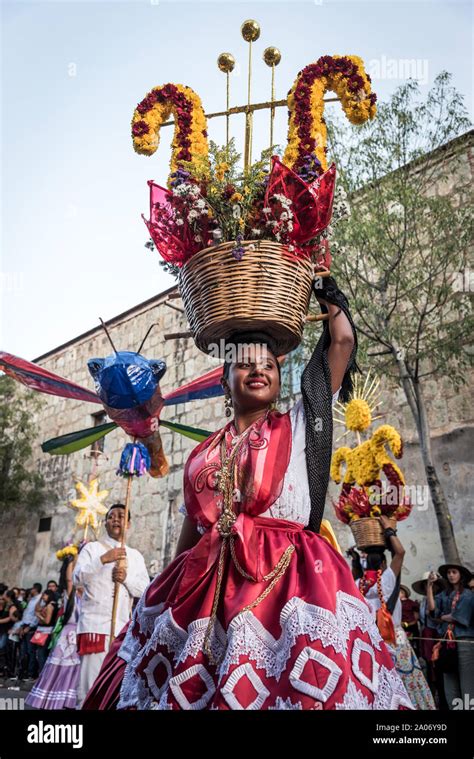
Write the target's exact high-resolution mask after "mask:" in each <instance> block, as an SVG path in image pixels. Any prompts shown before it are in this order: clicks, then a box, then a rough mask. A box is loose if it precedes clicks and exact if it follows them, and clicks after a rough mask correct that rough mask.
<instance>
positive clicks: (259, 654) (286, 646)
mask: <svg viewBox="0 0 474 759" xmlns="http://www.w3.org/2000/svg"><path fill="white" fill-rule="evenodd" d="M142 601H143V599H142V600H141V601H140V603H139V605H138V606H137V609H136V612H135V613H136V620H137V623H139V624H140V627H141V629H142V630H143V628H144V627H145V626H146V628H147V629H149V628H150V626H151V621H152V619H151V615H150V613H149V612H150V609H147V610H146V611H148V614H145V608H142V609H140V607H141V606H143V605H144V604H143V603H142ZM139 612H140V613H139ZM153 622H154V627H153V632H152V634H151V636H150V638H149V640H148V641H147V643H146V644H145V646H143V648H140V646H139V643H138V640H137V639H136V638H132V640H133V641H134V644H133V649H130V651H131V653H130V661H129V664H128V666H127V668H126V672H125V676H124V679H123V683H122V689H121V694H120V702H119V706H118V708H124V707H125V706H130V705H138V707H139V708H141V709H147V708H152V705H151V704H152V701H153V700H156V697H155V699H154V698H153V695H154V694H152V693H151V692H150V689H149V688H147V687H146V685H145V684H144V682H143V680H142V679H140V678H137V677H136V676H135V674H134V673H135V671H136V669H137V667H138V666H139V664H140V662H141V661H142V659H143V657H145V656H148V655H149V654H150V653H153V652H155V651H156V650H157V648H158V647H159V646H164V647H165V648H167V649H168V651H169V652H170V654H172V656H173V658H174V661H175V663H176V664H177V663H179V662H183V661H185V660H186V659H187V658H188V657H192V658H197V656H198V655H199V654H200V653H201V652H202V650H203V644H204V636H205V632H206V629H207V625H208V622H209V618H207V617H204V618H200V619H197V620H195V621H194V622H192V623H191V624H190V625H189V627H188V630H185V629H183V628H182V627H180V626H179V625H178V624H177V623H176V621H175V619H174V618H173V614H172V612H171V610H170V609H167V610H166V611H164V612H163V613H161V614H158V616H155V617H154V618H153ZM280 626H281V629H282V632H281V635H280V637H279V638H274V637H273V636H272V635H271V633H269V632H268V631H267V630H266V629H265V627H264V626H263V625H262V623H261V622H260V621H259V620H258V619H257V618H256V617H255V615H254V614H253V613H252V612H251V611H246V612H242V613H241V614H238V615H237V616H236V617H235V618H234V619H233V620H232V622H231V624H230V625H229V628H228V631H227V635H226V633H225V631H224V629H223V628H222V626H221V625H220V623H219V622H218V621H217V622H216V625H215V627H214V631H213V636H212V638H211V641H210V644H211V650H212V652H213V655H214V657H215V658H216V659H217V660H220V659H221V658H222V657H224V658H223V661H222V663H221V665H220V667H219V671H218V677H219V682H220V681H222V679H223V678H224V677H225V675H227V674H228V672H229V670H230V668H231V666H232V665H233V664H238V663H239V660H240V657H241V656H242V655H246V656H247V657H248V659H249V660H250V661H254V662H255V666H256V668H257V669H265V672H266V675H267V676H268V677H275V678H276V679H277V680H279V678H280V676H281V674H282V672H283V671H284V670H285V668H286V664H287V661H288V659H289V658H290V655H291V650H292V648H293V646H294V644H295V642H296V639H297V638H298V637H299V636H300V635H305V636H307V637H308V638H309V639H310V640H312V641H313V640H316V639H318V640H320V641H321V642H322V645H323V646H324V647H325V648H326V647H328V646H333V648H334V650H335V651H336V653H342V654H344V655H347V643H348V640H349V635H350V633H351V631H352V630H355V629H356V628H358V629H360V630H361V632H362V633H365V632H366V633H368V635H369V637H370V640H371V643H372V646H373V647H375V648H377V649H378V650H380V642H381V640H382V639H381V637H380V633H379V631H378V629H377V626H376V624H375V621H374V619H373V616H372V614H371V612H370V610H369V608H368V607H367V605H366V604H365V602H364V601H363V600H362V599H358V598H356V597H354V596H351V595H349V594H347V593H344V592H343V591H338V592H337V594H336V611H335V613H334V614H333V613H332V612H331V611H329V610H328V609H323V608H322V607H319V606H316V605H313V604H308V603H306V602H305V601H303V600H302V599H300V598H297V597H296V596H295V597H293V598H291V599H290V600H289V601H288V602H287V603H286V604H285V606H284V608H283V610H282V612H281V614H280ZM127 638H128V633H127ZM366 645H367V644H366ZM224 655H225V656H224ZM157 695H158V694H156V696H157ZM165 698H166V693H163V695H162V696H161V698H160V701H159V703H161V701H163V703H164V699H165Z"/></svg>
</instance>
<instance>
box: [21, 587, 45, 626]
mask: <svg viewBox="0 0 474 759" xmlns="http://www.w3.org/2000/svg"><path fill="white" fill-rule="evenodd" d="M39 601H41V593H39V594H38V595H37V596H32V597H31V598H30V600H29V601H28V605H27V607H26V609H25V611H24V612H23V617H22V620H21V624H22V625H28V626H29V627H37V626H38V624H39V619H38V617H37V616H36V614H35V609H36V606H37V605H38V603H39ZM43 605H44V604H43V602H42V601H41V604H40V606H43Z"/></svg>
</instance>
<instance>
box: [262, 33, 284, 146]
mask: <svg viewBox="0 0 474 759" xmlns="http://www.w3.org/2000/svg"><path fill="white" fill-rule="evenodd" d="M263 60H264V61H265V63H266V64H267V66H271V69H272V88H271V96H270V102H271V108H270V148H273V124H274V121H275V106H274V105H273V104H274V102H275V66H278V64H279V63H280V61H281V53H280V51H279V50H278V48H277V47H267V48H266V50H264V52H263Z"/></svg>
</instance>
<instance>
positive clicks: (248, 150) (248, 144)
mask: <svg viewBox="0 0 474 759" xmlns="http://www.w3.org/2000/svg"><path fill="white" fill-rule="evenodd" d="M251 86H252V40H249V65H248V78H247V107H248V110H247V112H246V116H245V147H244V171H245V172H246V173H247V172H248V170H249V169H250V165H251V163H252V126H253V125H252V112H251V111H250V98H251Z"/></svg>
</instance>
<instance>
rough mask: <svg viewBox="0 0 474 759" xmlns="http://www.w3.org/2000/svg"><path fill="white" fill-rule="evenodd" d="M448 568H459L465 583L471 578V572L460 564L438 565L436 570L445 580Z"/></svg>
mask: <svg viewBox="0 0 474 759" xmlns="http://www.w3.org/2000/svg"><path fill="white" fill-rule="evenodd" d="M448 569H459V571H460V573H461V577H462V578H463V579H464V580H465V582H466V583H468V582H469V580H471V579H472V572H471V571H470V570H469V569H468V568H467V567H463V566H462V564H443V565H442V566H441V567H438V572H439V573H440V575H441V577H444V579H445V580H447V579H448Z"/></svg>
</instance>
